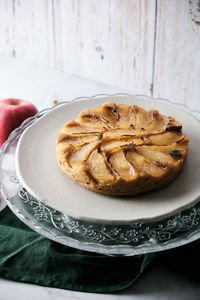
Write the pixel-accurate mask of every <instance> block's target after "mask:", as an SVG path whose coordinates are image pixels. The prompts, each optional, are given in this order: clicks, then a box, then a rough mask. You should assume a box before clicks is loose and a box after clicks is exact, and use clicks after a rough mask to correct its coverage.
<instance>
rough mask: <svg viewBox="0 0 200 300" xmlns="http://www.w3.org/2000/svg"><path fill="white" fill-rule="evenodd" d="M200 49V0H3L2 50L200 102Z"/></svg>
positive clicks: (137, 89)
mask: <svg viewBox="0 0 200 300" xmlns="http://www.w3.org/2000/svg"><path fill="white" fill-rule="evenodd" d="M199 49H200V0H0V56H9V57H11V56H12V57H17V58H19V59H22V60H25V61H29V62H33V63H37V64H38V65H45V66H50V67H53V68H56V69H57V70H59V71H65V72H69V73H74V74H78V75H80V76H83V77H87V78H89V79H92V80H96V81H99V82H102V83H105V84H108V85H112V86H116V87H118V88H122V89H126V90H129V91H131V92H134V93H138V94H146V95H153V96H154V97H165V98H168V99H171V100H173V101H175V102H180V103H184V104H189V105H190V106H191V107H193V108H197V109H199V110H200V101H199V99H200V50H199ZM77 88H78V87H77Z"/></svg>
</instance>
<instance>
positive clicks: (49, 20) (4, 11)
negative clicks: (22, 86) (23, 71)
mask: <svg viewBox="0 0 200 300" xmlns="http://www.w3.org/2000/svg"><path fill="white" fill-rule="evenodd" d="M53 19H54V16H53V10H52V1H50V0H0V55H6V56H13V57H18V58H21V59H23V60H27V61H31V62H33V63H37V64H40V65H48V66H55V64H54V63H55V60H54V59H55V55H54V34H53Z"/></svg>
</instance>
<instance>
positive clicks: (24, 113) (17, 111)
mask: <svg viewBox="0 0 200 300" xmlns="http://www.w3.org/2000/svg"><path fill="white" fill-rule="evenodd" d="M36 113H37V108H36V107H35V106H34V105H33V104H32V103H30V102H27V101H24V100H21V99H14V98H9V99H4V100H0V148H1V146H2V145H3V143H4V142H5V141H6V140H7V138H8V137H9V135H10V133H11V132H12V131H13V130H14V129H15V128H17V127H19V126H20V124H21V123H22V122H23V121H24V120H25V119H27V118H29V117H32V116H34V115H35V114H36Z"/></svg>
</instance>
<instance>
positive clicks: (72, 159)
mask: <svg viewBox="0 0 200 300" xmlns="http://www.w3.org/2000/svg"><path fill="white" fill-rule="evenodd" d="M188 141H189V139H188V137H187V136H185V135H184V134H183V133H182V125H181V124H180V123H179V122H178V121H177V120H175V119H174V118H173V117H167V116H164V115H162V114H160V113H159V112H158V111H156V110H150V111H147V110H145V109H143V108H141V107H139V106H137V105H125V104H115V103H105V104H103V105H102V106H101V107H98V108H95V109H89V108H88V109H86V110H84V111H82V112H81V113H80V115H79V116H78V118H77V119H76V121H69V122H68V123H66V124H65V125H64V126H63V127H62V128H61V129H60V130H59V132H58V136H57V144H56V154H57V160H58V164H59V166H60V168H61V169H62V171H63V172H65V173H66V174H67V175H69V176H70V177H71V178H72V179H73V180H74V181H76V182H78V183H79V184H80V185H82V186H85V187H86V188H88V189H91V190H94V191H96V192H99V193H103V194H109V195H136V194H140V193H144V192H147V191H151V190H156V189H159V188H162V187H163V186H165V185H167V184H168V183H169V182H171V181H172V180H173V179H174V178H175V177H176V176H177V174H178V173H179V172H180V171H181V170H182V169H183V167H184V163H185V159H186V156H187V151H188Z"/></svg>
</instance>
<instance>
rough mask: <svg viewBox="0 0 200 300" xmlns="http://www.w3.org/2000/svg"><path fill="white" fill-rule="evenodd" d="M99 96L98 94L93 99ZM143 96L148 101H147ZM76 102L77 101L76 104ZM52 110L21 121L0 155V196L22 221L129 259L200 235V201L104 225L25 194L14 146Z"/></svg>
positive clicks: (66, 241) (57, 236)
mask: <svg viewBox="0 0 200 300" xmlns="http://www.w3.org/2000/svg"><path fill="white" fill-rule="evenodd" d="M99 96H102V95H96V96H95V97H99ZM103 96H110V95H103ZM112 96H113V95H112ZM137 97H138V96H137ZM141 97H142V98H144V96H141ZM145 98H146V99H147V101H148V97H145ZM84 99H85V98H84ZM76 100H80V98H79V99H75V100H74V101H76ZM155 101H160V102H165V103H166V102H167V103H168V104H169V101H168V100H164V99H155ZM64 103H66V102H64ZM170 104H171V105H174V106H176V107H179V108H181V109H183V110H185V111H187V112H189V113H190V114H192V115H193V116H195V117H196V118H198V119H199V118H200V114H199V112H197V111H191V110H189V108H187V107H186V106H182V105H180V104H173V103H170ZM58 105H62V103H59V104H58ZM54 107H55V106H54ZM54 107H52V108H49V109H45V110H43V111H41V112H40V113H38V114H37V115H36V116H34V117H32V118H29V119H27V120H25V121H24V123H23V124H22V125H21V126H20V127H19V128H17V129H16V130H15V131H14V132H12V134H11V135H10V137H9V139H8V140H7V141H6V143H5V144H4V145H3V147H2V150H1V153H0V180H1V181H0V191H1V196H2V198H3V199H4V200H5V201H6V202H7V204H8V206H9V207H10V209H11V210H12V211H13V212H14V213H15V215H16V216H17V217H18V218H19V219H20V220H22V221H23V222H24V223H25V224H27V225H28V226H29V227H31V228H32V229H33V230H35V231H37V232H38V233H40V234H42V235H44V236H46V237H47V238H49V239H52V240H54V241H56V242H59V243H61V244H64V245H66V246H70V247H75V248H79V249H83V250H87V251H94V252H98V253H103V254H107V255H129V256H130V255H138V254H144V253H149V252H156V251H162V250H166V249H171V248H174V247H178V246H181V245H184V244H187V243H189V242H192V241H194V240H196V239H198V238H199V237H200V202H198V203H196V204H195V205H193V206H192V207H190V208H187V209H185V210H183V211H181V212H179V213H177V214H175V215H172V216H171V217H168V218H165V219H163V220H160V221H156V222H149V223H133V224H129V225H124V224H118V225H108V224H99V223H90V222H86V221H82V220H79V219H75V218H72V217H70V216H68V215H66V214H63V213H61V212H59V211H57V210H55V209H53V208H51V207H49V206H46V205H45V204H43V203H42V202H39V201H38V200H37V199H36V198H34V197H33V196H32V195H31V194H30V193H28V192H27V191H26V190H25V188H24V187H23V186H22V185H21V183H20V182H19V180H18V178H17V176H16V171H15V151H16V146H17V143H18V141H19V139H20V137H21V135H22V133H23V131H24V130H25V129H26V128H27V127H28V126H30V125H31V124H32V123H34V122H36V121H37V120H38V119H39V118H40V117H41V116H43V115H44V114H45V113H47V112H48V111H49V110H51V109H54Z"/></svg>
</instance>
